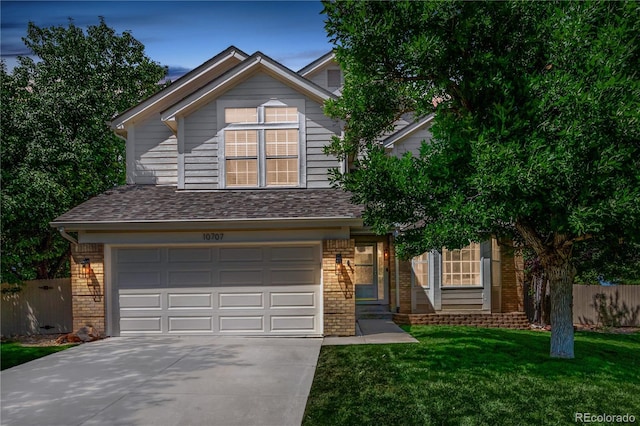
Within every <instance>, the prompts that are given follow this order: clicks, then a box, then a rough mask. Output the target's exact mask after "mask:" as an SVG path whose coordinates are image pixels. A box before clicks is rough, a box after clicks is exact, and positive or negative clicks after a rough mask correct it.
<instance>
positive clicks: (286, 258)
mask: <svg viewBox="0 0 640 426" xmlns="http://www.w3.org/2000/svg"><path fill="white" fill-rule="evenodd" d="M270 254H271V255H270V256H269V259H270V260H272V261H275V262H313V261H315V260H317V259H318V248H317V247H313V246H301V247H272V248H271V251H270Z"/></svg>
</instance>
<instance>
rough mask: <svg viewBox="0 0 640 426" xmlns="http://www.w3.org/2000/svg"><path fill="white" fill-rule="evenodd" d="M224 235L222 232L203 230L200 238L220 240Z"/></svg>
mask: <svg viewBox="0 0 640 426" xmlns="http://www.w3.org/2000/svg"><path fill="white" fill-rule="evenodd" d="M222 237H224V234H222V233H218V232H204V233H203V234H202V239H203V240H205V241H220V240H222Z"/></svg>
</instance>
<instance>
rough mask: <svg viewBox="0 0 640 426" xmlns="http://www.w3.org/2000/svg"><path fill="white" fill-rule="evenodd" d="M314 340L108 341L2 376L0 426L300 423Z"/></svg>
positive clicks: (317, 343)
mask: <svg viewBox="0 0 640 426" xmlns="http://www.w3.org/2000/svg"><path fill="white" fill-rule="evenodd" d="M321 343H322V339H313V338H312V339H309V338H307V339H301V338H241V337H237V338H234V337H172V336H166V337H164V336H163V337H145V338H133V337H115V338H109V339H106V340H102V341H98V342H93V343H88V344H84V345H81V346H78V347H74V348H71V349H68V350H66V351H63V352H58V353H55V354H53V355H50V356H47V357H45V358H40V359H38V360H35V361H32V362H29V363H26V364H22V365H20V366H17V367H13V368H10V369H8V370H5V371H3V372H2V373H1V376H0V379H1V381H2V413H1V414H2V417H1V418H2V425H50V426H53V425H65V426H70V425H82V426H86V425H149V426H151V425H153V426H171V425H176V426H177V425H181V426H182V425H185V426H186V425H243V426H249V425H274V426H281V425H296V426H297V425H300V423H301V421H302V417H303V415H304V409H305V405H306V401H307V397H308V395H309V390H310V389H311V383H312V382H313V375H314V372H315V368H316V364H317V361H318V354H319V353H320V346H321Z"/></svg>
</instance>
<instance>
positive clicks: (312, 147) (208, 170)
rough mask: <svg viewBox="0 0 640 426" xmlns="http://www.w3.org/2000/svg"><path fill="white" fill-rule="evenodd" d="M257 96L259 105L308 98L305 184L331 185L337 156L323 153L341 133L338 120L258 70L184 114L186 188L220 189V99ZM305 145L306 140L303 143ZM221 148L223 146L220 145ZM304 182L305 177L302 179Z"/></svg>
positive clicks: (325, 186)
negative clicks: (331, 176)
mask: <svg viewBox="0 0 640 426" xmlns="http://www.w3.org/2000/svg"><path fill="white" fill-rule="evenodd" d="M248 99H249V100H255V101H256V102H257V103H256V106H257V105H258V104H262V103H265V102H267V101H269V100H270V99H283V100H286V99H305V103H304V109H305V116H306V120H305V128H306V148H307V149H306V155H305V154H304V153H302V152H301V160H302V161H304V162H306V164H305V166H306V167H304V166H303V167H302V170H303V171H304V170H306V187H308V188H327V187H330V183H329V180H328V170H329V169H331V168H335V167H338V166H339V162H338V161H337V160H336V159H335V157H330V156H327V155H325V154H324V153H323V151H322V150H323V147H324V146H325V145H327V144H328V143H329V142H330V140H331V136H333V135H335V134H340V127H339V124H338V123H337V122H335V121H333V120H330V119H329V118H327V117H326V116H325V115H324V114H323V112H322V105H321V104H319V103H318V102H315V101H313V100H311V99H308V98H306V97H305V96H304V95H302V94H301V93H300V92H298V91H297V90H295V89H293V88H291V87H289V86H287V85H285V84H283V83H281V82H280V81H278V80H276V79H274V78H272V77H271V76H268V75H266V74H264V73H259V74H256V75H255V76H253V77H251V78H249V79H248V80H246V81H244V82H242V83H240V84H239V85H238V86H236V87H234V88H232V89H231V90H229V91H227V92H226V93H225V94H224V95H222V96H220V97H219V98H217V99H214V100H212V101H211V102H209V103H208V104H207V105H205V106H203V107H201V108H199V109H198V110H197V111H195V112H193V113H191V114H189V115H188V116H186V117H185V118H184V189H218V188H219V161H218V133H217V132H218V130H219V129H218V127H219V126H218V123H217V117H218V111H217V110H216V108H217V102H218V101H239V102H241V101H245V100H248ZM302 145H303V146H304V144H302ZM220 149H222V148H221V147H220ZM301 181H302V182H304V180H303V179H301Z"/></svg>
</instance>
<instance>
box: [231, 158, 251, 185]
mask: <svg viewBox="0 0 640 426" xmlns="http://www.w3.org/2000/svg"><path fill="white" fill-rule="evenodd" d="M226 178H227V186H257V185H258V160H227V161H226Z"/></svg>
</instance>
